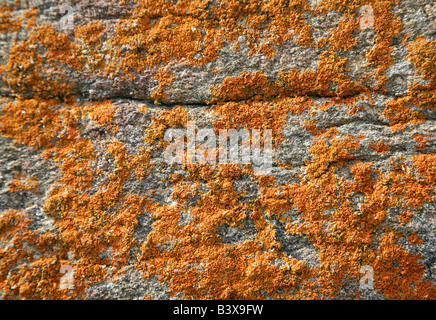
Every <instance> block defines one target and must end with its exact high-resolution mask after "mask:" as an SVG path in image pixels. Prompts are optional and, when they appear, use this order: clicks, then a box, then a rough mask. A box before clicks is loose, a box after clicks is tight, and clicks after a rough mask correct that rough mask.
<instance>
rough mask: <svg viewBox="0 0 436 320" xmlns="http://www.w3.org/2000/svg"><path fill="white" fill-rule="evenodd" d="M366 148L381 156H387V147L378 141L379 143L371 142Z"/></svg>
mask: <svg viewBox="0 0 436 320" xmlns="http://www.w3.org/2000/svg"><path fill="white" fill-rule="evenodd" d="M368 147H369V148H371V149H372V150H374V152H380V153H383V154H387V153H388V150H389V147H388V146H387V145H385V144H384V143H383V141H379V142H375V141H373V142H371V143H370V144H369V145H368Z"/></svg>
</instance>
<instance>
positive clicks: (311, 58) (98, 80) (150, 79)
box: [0, 0, 436, 299]
mask: <svg viewBox="0 0 436 320" xmlns="http://www.w3.org/2000/svg"><path fill="white" fill-rule="evenodd" d="M4 2H5V3H13V2H14V1H12V0H5V1H4ZM317 2H320V1H311V3H312V5H315V3H317ZM64 3H66V2H63V1H58V0H50V1H42V0H41V1H39V0H35V1H33V3H32V4H33V5H35V6H37V7H38V9H39V14H38V16H37V21H38V23H41V22H48V23H51V24H53V25H56V24H58V22H59V19H60V17H61V15H60V13H59V6H61V5H62V4H64ZM72 6H73V7H74V13H75V15H74V19H75V25H76V26H79V25H85V24H86V23H88V22H90V21H96V20H98V21H102V22H104V24H105V25H106V27H108V28H109V29H110V28H111V27H113V25H114V24H115V22H116V20H117V19H118V18H120V17H121V16H122V15H123V14H127V12H128V10H127V8H128V5H127V7H123V8H122V7H121V5H119V4H118V2H117V1H115V0H111V1H109V0H100V1H91V0H89V1H88V0H87V1H80V3H75V4H72ZM394 8H395V9H394V14H395V15H396V16H397V17H400V18H401V23H402V25H403V27H404V29H403V30H402V31H401V32H400V36H401V37H402V36H403V35H404V34H406V33H408V34H410V36H411V39H414V38H416V37H417V36H425V37H426V39H431V40H434V39H435V36H436V18H435V17H436V3H435V2H434V1H432V0H420V1H417V0H403V1H400V4H399V5H395V6H394ZM15 13H16V14H17V15H19V14H21V13H22V12H20V11H18V12H15ZM340 19H341V14H340V13H337V12H329V13H328V14H326V15H321V16H319V17H312V16H308V17H307V20H306V23H307V24H310V25H311V26H312V28H313V36H314V41H316V40H318V39H319V38H321V37H323V36H324V35H325V34H326V33H327V32H328V31H329V30H331V29H333V28H334V27H336V26H337V24H338V22H339V21H340ZM27 32H28V31H25V30H21V31H20V32H19V33H15V32H6V33H0V64H3V63H5V62H6V61H7V59H8V52H9V50H10V48H11V45H12V43H13V40H22V39H26V37H27ZM238 41H239V43H240V50H239V52H235V51H234V50H233V48H232V44H226V45H225V46H224V47H223V48H222V50H221V51H220V54H219V57H218V58H217V59H216V60H215V61H212V62H210V63H207V64H205V65H204V66H203V67H199V66H188V65H187V64H186V62H183V61H182V62H178V61H175V62H172V63H171V64H169V65H168V66H167V70H170V71H171V73H172V74H174V76H175V78H174V81H173V83H172V88H171V89H168V90H167V91H166V92H167V100H166V102H165V105H164V106H162V105H160V106H159V105H153V100H154V99H153V98H152V97H151V94H150V93H151V92H152V91H154V90H156V88H157V86H158V83H157V80H156V79H154V76H155V75H156V71H157V69H155V70H150V71H148V72H144V74H141V75H140V76H139V77H137V78H135V79H134V80H132V81H130V82H129V81H127V82H123V81H120V82H118V83H117V84H115V83H114V82H113V80H111V79H109V78H106V77H100V76H98V75H92V74H91V75H90V74H86V76H84V75H83V74H81V73H80V72H77V71H74V72H73V71H71V72H70V73H68V76H69V77H70V78H69V81H70V82H72V83H74V84H75V85H76V90H77V91H76V95H77V97H78V98H79V99H80V101H83V102H86V101H94V100H97V101H100V100H104V99H114V100H113V105H114V106H115V107H116V113H115V116H114V118H113V120H112V123H113V124H115V125H117V126H118V127H119V130H118V132H117V133H113V132H110V131H109V130H107V129H105V128H103V129H102V128H99V127H98V126H96V125H94V124H93V123H92V122H91V121H89V122H88V123H82V125H83V130H82V133H81V136H82V137H84V138H89V139H90V140H92V141H93V144H94V146H95V148H96V152H102V153H104V152H105V148H106V146H105V143H106V142H109V141H111V140H112V139H115V140H116V141H120V142H122V143H123V144H124V145H125V146H126V150H127V151H129V152H135V150H137V149H138V148H139V147H141V146H142V145H143V144H144V142H143V140H142V137H143V135H144V134H145V132H146V130H147V128H148V127H149V125H150V124H151V121H152V116H153V115H156V114H157V112H158V111H159V110H164V109H165V110H169V109H171V107H172V106H173V105H182V106H185V107H187V108H188V110H189V112H190V114H191V115H192V116H194V117H196V118H197V119H199V121H201V122H203V124H205V126H209V127H210V126H211V125H212V122H213V119H214V117H215V116H211V115H210V112H209V108H210V106H208V105H207V101H209V100H210V99H211V98H212V95H211V87H212V86H213V85H220V84H221V83H222V82H223V80H224V79H225V78H226V77H235V76H238V75H239V74H240V72H241V71H244V70H245V71H248V72H256V71H261V72H263V74H264V75H265V76H266V77H267V78H268V79H269V80H270V81H274V80H277V79H278V75H279V72H280V71H287V70H289V69H290V68H294V69H298V70H306V69H310V70H316V66H317V63H318V59H319V57H320V54H321V53H322V50H321V49H319V48H316V47H310V48H307V47H302V46H300V45H298V43H297V42H296V40H295V39H291V40H289V41H285V42H284V43H282V44H280V45H278V46H276V47H275V49H276V54H275V55H274V56H273V57H272V58H271V59H268V58H267V57H265V56H264V55H262V54H254V55H251V56H249V55H248V52H249V49H248V48H247V47H246V45H245V39H244V37H243V36H240V37H239V38H238ZM373 44H374V32H373V31H371V30H365V31H360V32H359V34H358V45H357V46H356V47H355V49H353V50H350V51H346V52H343V53H341V56H342V57H345V58H347V60H348V67H349V71H348V75H349V76H350V77H351V79H355V78H356V77H357V76H359V75H360V74H361V73H362V72H363V70H364V69H365V66H364V64H365V61H364V54H365V53H366V52H367V51H368V50H370V49H371V47H372V46H373ZM393 49H394V53H393V56H394V58H395V59H394V61H393V64H392V65H391V66H390V67H389V68H388V70H387V71H386V73H385V76H386V77H387V78H388V82H387V84H386V86H385V88H386V94H385V95H382V94H374V95H373V96H372V99H373V100H374V101H373V103H370V102H369V101H368V99H367V98H362V99H361V100H360V101H358V102H357V106H358V107H360V109H359V110H357V112H355V113H354V114H350V113H349V112H348V111H349V109H347V107H346V106H345V105H344V104H341V103H338V104H336V105H333V106H332V107H330V108H328V109H327V110H325V111H322V110H316V111H314V112H312V111H308V110H305V111H304V112H302V113H300V114H292V113H289V114H288V116H287V118H286V123H285V125H284V126H283V136H284V140H283V142H282V144H281V145H280V146H279V148H278V149H277V150H276V154H275V161H274V166H273V171H272V176H273V177H274V178H275V179H276V181H278V182H279V183H283V184H284V183H288V182H290V181H295V179H297V178H298V177H299V175H303V176H304V175H305V164H306V162H307V161H310V160H311V159H312V155H311V154H310V152H309V149H310V147H311V145H312V143H313V142H314V136H313V134H312V133H311V132H309V131H308V130H304V129H303V128H302V124H303V123H304V122H305V121H308V120H310V119H314V120H315V122H316V126H317V128H318V129H320V130H322V129H329V128H333V127H336V128H337V133H336V137H338V138H340V139H341V138H345V137H347V135H353V136H357V135H359V134H362V135H364V138H363V139H362V140H361V141H360V142H361V147H359V148H357V149H356V150H353V156H354V160H358V161H363V162H372V167H371V168H373V169H381V170H382V171H388V169H389V163H390V161H391V159H392V158H393V157H396V156H404V157H406V158H407V159H410V158H411V157H413V156H416V155H419V154H434V153H435V152H436V139H435V137H436V110H434V109H424V110H420V111H421V112H422V114H424V115H425V118H426V119H425V121H424V122H423V123H419V124H414V125H411V126H408V127H407V128H406V129H405V130H403V131H396V132H394V131H392V130H391V127H390V120H389V119H388V118H387V117H386V116H385V115H384V114H383V110H384V108H385V105H386V101H389V100H391V99H394V98H398V97H402V96H405V95H406V94H407V93H408V92H409V89H408V85H411V84H413V83H414V82H415V81H418V82H420V83H422V84H426V83H428V82H427V81H425V80H423V79H421V78H420V77H419V76H418V75H417V73H416V70H415V69H414V68H413V66H412V64H411V63H410V61H408V60H406V59H405V57H406V56H407V54H408V51H407V49H406V46H405V45H404V44H400V42H399V41H398V42H396V43H395V44H394V45H393ZM214 68H218V69H220V70H219V71H216V70H214ZM1 84H4V83H0V85H1ZM1 90H2V91H1V92H0V93H1V95H2V96H3V97H12V96H13V94H12V92H11V91H10V90H9V89H8V88H7V87H3V86H2V89H1ZM313 101H314V103H315V105H322V104H323V103H324V101H325V97H313ZM3 106H4V104H2V105H1V106H0V110H1V108H2V107H3ZM143 106H145V107H148V108H149V109H148V111H147V113H142V112H140V111H139V110H140V108H141V107H143ZM416 134H420V135H423V136H429V137H430V138H431V139H430V140H429V141H428V142H427V144H426V147H425V149H417V148H415V146H416V141H415V139H413V136H414V135H416ZM374 141H377V142H378V141H382V142H383V143H384V145H386V146H387V147H388V151H387V152H386V153H380V152H375V151H371V149H370V148H369V147H368V145H369V144H370V143H371V142H374ZM153 156H154V158H153V162H155V163H163V161H164V160H163V156H162V154H154V155H153ZM277 160H280V162H282V163H284V164H290V165H292V166H291V167H280V166H278V163H277ZM94 165H95V169H97V168H99V169H101V170H103V171H105V172H111V171H114V170H115V165H114V163H113V160H112V159H110V158H109V157H108V158H105V156H101V157H99V158H98V160H97V161H96V163H95V164H94ZM174 172H177V173H180V174H183V170H179V171H177V169H174V168H167V169H162V170H161V171H160V172H156V173H155V175H154V176H153V177H150V179H148V180H147V181H136V180H135V179H131V180H129V181H128V182H127V183H126V185H125V189H124V191H125V192H127V193H132V194H141V193H145V192H147V191H150V190H155V191H157V192H156V193H157V195H156V196H155V198H154V200H155V201H158V202H161V203H169V204H171V203H172V200H171V198H170V195H171V193H172V190H171V188H170V187H169V185H168V183H167V182H163V181H162V179H163V178H168V176H169V175H170V174H171V173H174ZM18 173H25V174H26V175H27V176H35V177H36V178H37V179H38V181H40V182H41V187H40V188H39V192H40V194H35V193H32V192H14V193H12V192H9V191H8V185H9V183H10V182H11V181H12V180H13V176H14V174H18ZM338 174H339V175H341V176H347V175H348V176H350V173H349V172H348V171H347V168H344V169H343V170H342V169H341V170H339V172H338ZM59 177H60V171H59V169H58V167H57V166H56V164H55V163H54V162H52V161H51V160H49V159H43V158H42V157H41V156H40V155H39V154H38V153H37V152H36V151H35V150H34V149H33V148H31V147H25V146H20V145H18V146H15V145H13V140H12V139H9V138H3V137H0V212H2V211H5V210H7V209H17V210H24V211H25V212H26V213H27V214H29V216H30V217H31V218H32V220H33V222H34V226H33V228H35V229H41V230H44V229H51V228H53V227H54V226H53V223H52V218H51V217H49V216H47V215H46V214H45V213H44V210H43V205H44V201H45V200H46V198H47V197H48V191H49V190H50V188H51V186H52V185H53V184H54V183H55V182H56V181H57V180H58V179H59ZM102 183H104V181H95V183H94V185H93V187H92V189H91V190H90V193H93V192H96V191H97V190H98V189H99V187H100V186H101V185H102ZM235 183H236V188H237V189H238V190H241V191H242V190H243V191H246V192H247V196H246V199H247V201H248V199H255V198H256V197H257V196H258V195H259V194H260V191H259V186H258V185H257V184H256V182H255V181H254V180H253V179H252V177H245V178H241V179H240V180H237V181H236V182H235ZM356 197H357V198H356V199H354V200H353V201H352V205H353V206H355V207H356V208H357V206H358V204H359V202H360V201H361V200H362V199H359V198H358V196H356ZM433 199H434V196H433ZM288 215H289V216H294V217H295V219H298V213H297V212H296V211H291V212H289V213H288ZM138 219H139V223H138V226H137V228H136V230H135V237H136V240H137V241H138V243H140V244H141V243H144V242H145V241H147V236H148V234H149V233H150V232H151V230H152V229H153V226H152V224H153V219H151V218H150V217H149V216H148V214H146V213H144V214H142V215H140V216H139V218H138ZM186 219H189V217H186ZM269 221H270V223H271V224H272V225H273V227H274V228H275V232H276V239H277V240H278V241H279V242H280V243H281V244H282V250H283V251H284V252H285V253H286V255H287V256H289V257H293V258H295V259H297V260H300V261H304V262H306V263H308V265H310V266H317V264H318V262H317V257H318V252H317V250H316V248H315V247H314V246H313V244H312V243H311V242H310V241H309V240H308V239H307V238H306V237H305V236H303V235H301V236H297V235H292V234H287V233H286V232H285V231H286V230H285V227H284V225H283V224H282V223H281V222H280V221H279V220H277V219H275V218H274V217H269ZM185 222H186V221H185ZM386 223H387V225H391V226H393V228H397V229H398V230H402V231H404V232H412V231H413V232H416V233H417V234H419V236H420V238H422V239H423V240H424V244H423V245H420V246H414V247H410V246H409V245H408V244H407V243H405V244H404V245H405V246H406V247H408V248H409V249H410V250H412V252H417V253H420V254H421V255H422V257H423V261H422V262H423V264H424V265H425V277H426V278H427V279H429V280H430V281H432V282H433V284H436V274H435V269H434V263H435V261H436V249H435V248H436V232H435V228H436V205H435V203H434V201H433V202H432V203H426V204H424V205H423V206H421V207H420V208H418V209H417V210H416V212H415V215H414V217H413V219H412V220H411V222H409V223H408V224H406V225H403V226H400V225H397V221H396V220H395V219H394V218H392V219H391V218H389V217H387V221H386ZM255 232H256V230H255V226H254V225H253V223H252V222H251V221H250V220H247V221H246V225H245V229H244V230H243V229H240V228H232V227H230V226H228V225H222V228H221V229H220V230H218V233H219V234H220V236H221V237H222V242H223V243H228V244H232V243H238V242H241V241H244V239H247V238H248V239H250V238H254V234H255ZM136 249H137V250H139V249H138V248H136ZM133 260H134V259H133ZM133 260H132V264H133V263H134V261H133ZM118 280H119V281H117V282H115V281H109V282H104V283H102V284H98V285H93V286H92V287H91V288H88V289H87V291H86V298H88V299H141V298H143V297H144V296H150V297H151V298H154V299H168V298H169V297H170V296H169V295H168V294H167V293H166V285H165V284H164V283H163V284H159V282H158V281H157V280H155V279H154V280H150V281H147V280H144V279H142V277H141V276H140V273H138V271H137V270H136V269H135V268H134V267H132V266H129V267H126V268H125V274H123V275H121V276H119V277H118ZM355 290H357V284H356V283H350V284H348V285H347V286H345V288H344V289H343V292H341V294H339V295H338V298H342V299H346V298H348V297H349V296H350V292H353V291H355ZM179 297H183V295H181V296H179ZM363 297H364V298H368V299H383V298H384V297H383V295H381V294H378V293H374V292H367V293H364V294H363ZM176 298H177V297H176Z"/></svg>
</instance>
